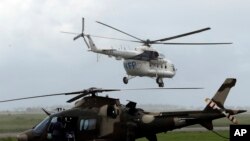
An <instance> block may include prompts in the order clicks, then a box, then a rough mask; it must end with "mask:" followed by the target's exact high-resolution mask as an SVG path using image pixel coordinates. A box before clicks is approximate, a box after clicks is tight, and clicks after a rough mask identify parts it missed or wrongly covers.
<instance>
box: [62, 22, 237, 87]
mask: <svg viewBox="0 0 250 141" xmlns="http://www.w3.org/2000/svg"><path fill="white" fill-rule="evenodd" d="M97 23H99V24H101V25H104V26H106V27H109V28H111V29H114V30H116V31H119V32H121V33H123V34H125V35H127V36H130V37H132V38H134V39H136V40H126V39H119V38H113V37H103V36H96V35H90V34H85V33H84V18H83V19H82V33H80V34H79V33H78V35H77V36H76V37H75V38H74V40H76V39H78V38H80V37H82V38H83V39H84V42H85V43H86V45H87V47H88V48H89V49H90V51H92V52H94V53H98V54H104V55H108V56H109V57H112V56H113V57H115V58H116V59H117V60H122V59H123V60H124V61H123V66H124V69H125V71H126V73H127V75H126V76H125V77H123V83H124V84H128V81H129V80H130V79H132V78H135V77H136V76H140V77H145V76H146V77H151V78H156V83H157V84H158V86H159V87H164V82H163V78H172V77H174V76H175V74H176V68H175V67H174V64H173V63H172V62H171V61H170V60H168V59H166V58H165V56H164V55H163V54H161V53H159V52H158V51H157V50H155V49H154V48H152V47H151V45H152V44H164V45H218V44H232V43H172V42H171V43H170V42H164V41H168V40H172V39H176V38H180V37H184V36H188V35H191V34H196V33H199V32H203V31H206V30H210V28H209V27H208V28H203V29H200V30H195V31H192V32H188V33H184V34H180V35H176V36H172V37H167V38H163V39H158V40H149V39H147V40H143V39H140V38H138V37H135V36H133V35H131V34H128V33H126V32H124V31H122V30H119V29H117V28H114V27H112V26H110V25H107V24H104V23H102V22H99V21H97ZM63 33H70V34H76V33H72V32H63ZM91 36H92V37H97V38H107V39H113V40H122V41H129V42H136V43H142V45H141V46H139V47H136V48H135V49H134V50H118V49H110V48H109V49H101V48H97V47H96V45H95V44H94V42H93V40H92V38H91ZM85 37H86V38H85Z"/></svg>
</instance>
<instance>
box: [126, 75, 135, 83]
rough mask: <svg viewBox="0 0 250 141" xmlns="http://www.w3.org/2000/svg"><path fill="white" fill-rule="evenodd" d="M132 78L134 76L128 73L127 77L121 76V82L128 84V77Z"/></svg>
mask: <svg viewBox="0 0 250 141" xmlns="http://www.w3.org/2000/svg"><path fill="white" fill-rule="evenodd" d="M132 78H135V76H130V75H129V76H128V77H123V83H124V84H128V80H129V79H132Z"/></svg>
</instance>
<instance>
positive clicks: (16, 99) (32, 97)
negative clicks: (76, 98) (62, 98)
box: [0, 93, 66, 103]
mask: <svg viewBox="0 0 250 141" xmlns="http://www.w3.org/2000/svg"><path fill="white" fill-rule="evenodd" d="M59 95H66V93H59V94H48V95H38V96H30V97H23V98H15V99H8V100H2V101H0V103H3V102H10V101H18V100H25V99H34V98H41V97H50V96H59Z"/></svg>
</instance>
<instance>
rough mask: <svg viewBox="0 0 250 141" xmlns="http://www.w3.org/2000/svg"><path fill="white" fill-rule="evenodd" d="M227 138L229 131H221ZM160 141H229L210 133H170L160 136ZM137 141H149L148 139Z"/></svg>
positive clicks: (158, 136)
mask: <svg viewBox="0 0 250 141" xmlns="http://www.w3.org/2000/svg"><path fill="white" fill-rule="evenodd" d="M219 133H220V134H222V135H223V136H225V137H229V131H219ZM157 138H158V141H228V139H224V138H221V137H219V136H217V135H215V134H214V133H212V132H209V131H204V132H201V131H195V132H193V131H190V132H168V133H166V134H164V133H162V134H158V135H157ZM137 141H147V139H146V138H142V139H138V140H137Z"/></svg>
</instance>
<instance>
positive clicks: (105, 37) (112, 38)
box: [89, 34, 141, 43]
mask: <svg viewBox="0 0 250 141" xmlns="http://www.w3.org/2000/svg"><path fill="white" fill-rule="evenodd" d="M89 36H92V37H95V38H104V39H110V40H118V41H128V42H136V43H141V42H140V41H135V40H127V39H120V38H114V37H107V36H98V35H92V34H89Z"/></svg>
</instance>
